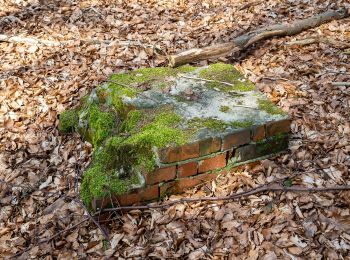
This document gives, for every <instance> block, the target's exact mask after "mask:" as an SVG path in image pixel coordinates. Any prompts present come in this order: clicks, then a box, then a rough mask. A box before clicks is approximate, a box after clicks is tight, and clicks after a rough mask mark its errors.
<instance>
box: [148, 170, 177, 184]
mask: <svg viewBox="0 0 350 260" xmlns="http://www.w3.org/2000/svg"><path fill="white" fill-rule="evenodd" d="M175 178H176V166H170V167H164V168H158V169H156V170H155V171H153V172H150V173H147V174H146V184H155V183H159V182H163V181H169V180H173V179H175Z"/></svg>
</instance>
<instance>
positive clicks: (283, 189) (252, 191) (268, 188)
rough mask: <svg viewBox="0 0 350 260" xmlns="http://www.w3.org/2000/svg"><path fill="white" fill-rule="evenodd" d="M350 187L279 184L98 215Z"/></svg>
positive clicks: (131, 207) (344, 189) (345, 189)
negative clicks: (265, 194) (264, 194)
mask: <svg viewBox="0 0 350 260" xmlns="http://www.w3.org/2000/svg"><path fill="white" fill-rule="evenodd" d="M349 190H350V185H344V186H335V187H325V188H307V187H301V186H297V185H295V186H292V187H285V186H282V185H281V184H278V183H270V184H266V185H261V186H258V187H256V188H253V189H250V190H247V191H242V192H239V193H236V194H232V195H229V196H222V197H199V198H181V199H178V200H173V201H169V202H166V203H164V204H148V205H141V206H120V207H115V208H107V209H102V210H101V211H98V212H97V213H96V214H100V213H101V212H114V211H119V210H135V209H137V210H147V209H159V208H168V207H170V206H173V205H175V204H179V203H193V202H202V201H226V200H235V199H240V198H242V197H248V196H251V195H255V194H261V193H264V192H277V191H280V192H299V193H300V192H335V191H338V192H339V191H349Z"/></svg>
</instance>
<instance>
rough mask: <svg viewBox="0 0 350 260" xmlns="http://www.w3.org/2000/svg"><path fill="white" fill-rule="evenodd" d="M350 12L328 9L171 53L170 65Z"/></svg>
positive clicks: (229, 51) (294, 31) (212, 56)
mask: <svg viewBox="0 0 350 260" xmlns="http://www.w3.org/2000/svg"><path fill="white" fill-rule="evenodd" d="M349 14H350V12H349V11H348V10H347V9H345V8H342V9H339V10H335V11H327V12H324V13H321V14H318V15H315V16H312V17H310V18H306V19H303V20H299V21H295V22H292V23H290V24H276V25H272V26H267V27H263V28H260V29H257V30H255V31H252V32H248V33H246V34H243V35H241V36H239V37H237V38H234V39H233V40H232V42H229V43H222V44H217V45H213V46H208V47H204V48H194V49H190V50H187V51H184V52H181V53H179V54H176V55H171V56H169V57H168V60H169V66H170V67H177V66H180V65H183V64H186V63H190V62H195V61H200V60H207V59H215V58H218V57H224V56H229V55H232V54H233V53H235V52H238V51H241V50H244V49H247V48H248V47H249V46H251V45H252V44H254V43H256V42H259V41H262V40H265V39H268V38H271V37H274V36H291V35H295V34H298V33H300V32H302V31H305V30H308V29H310V28H314V27H317V26H320V25H321V24H323V23H327V22H330V21H333V20H339V19H343V18H346V17H349Z"/></svg>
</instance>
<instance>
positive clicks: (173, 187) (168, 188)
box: [159, 173, 217, 197]
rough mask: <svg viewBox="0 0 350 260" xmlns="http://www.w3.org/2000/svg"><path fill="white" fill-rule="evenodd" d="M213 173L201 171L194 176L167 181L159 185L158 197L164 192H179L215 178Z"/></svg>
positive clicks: (164, 193)
mask: <svg viewBox="0 0 350 260" xmlns="http://www.w3.org/2000/svg"><path fill="white" fill-rule="evenodd" d="M216 176H217V175H216V174H215V173H203V174H199V175H196V176H194V177H188V178H181V179H178V180H175V181H171V182H167V183H165V184H163V185H161V186H160V187H159V193H160V197H162V196H164V195H166V194H177V193H181V192H183V191H184V190H186V189H189V188H193V187H195V186H197V185H200V184H202V183H205V182H207V181H210V180H213V179H215V178H216Z"/></svg>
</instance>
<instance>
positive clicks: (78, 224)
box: [11, 217, 89, 259]
mask: <svg viewBox="0 0 350 260" xmlns="http://www.w3.org/2000/svg"><path fill="white" fill-rule="evenodd" d="M88 219H89V218H88V217H86V218H84V219H82V220H81V221H79V222H78V223H76V224H74V225H73V226H70V227H67V228H65V229H64V230H61V231H59V232H57V233H56V234H54V235H53V236H51V237H49V238H47V239H44V240H40V241H39V242H38V243H36V244H33V245H30V246H28V247H27V248H25V249H23V250H22V251H20V252H18V253H16V254H15V255H13V256H12V257H11V258H13V259H16V258H17V257H18V256H20V255H22V254H23V253H25V252H27V251H29V250H30V249H32V248H33V247H34V246H36V245H40V244H43V243H48V242H50V241H51V240H53V239H55V238H56V237H58V236H60V235H62V234H64V233H66V232H68V231H70V230H72V229H74V228H76V227H78V226H80V225H81V224H83V223H84V222H85V221H87V220H88Z"/></svg>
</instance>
